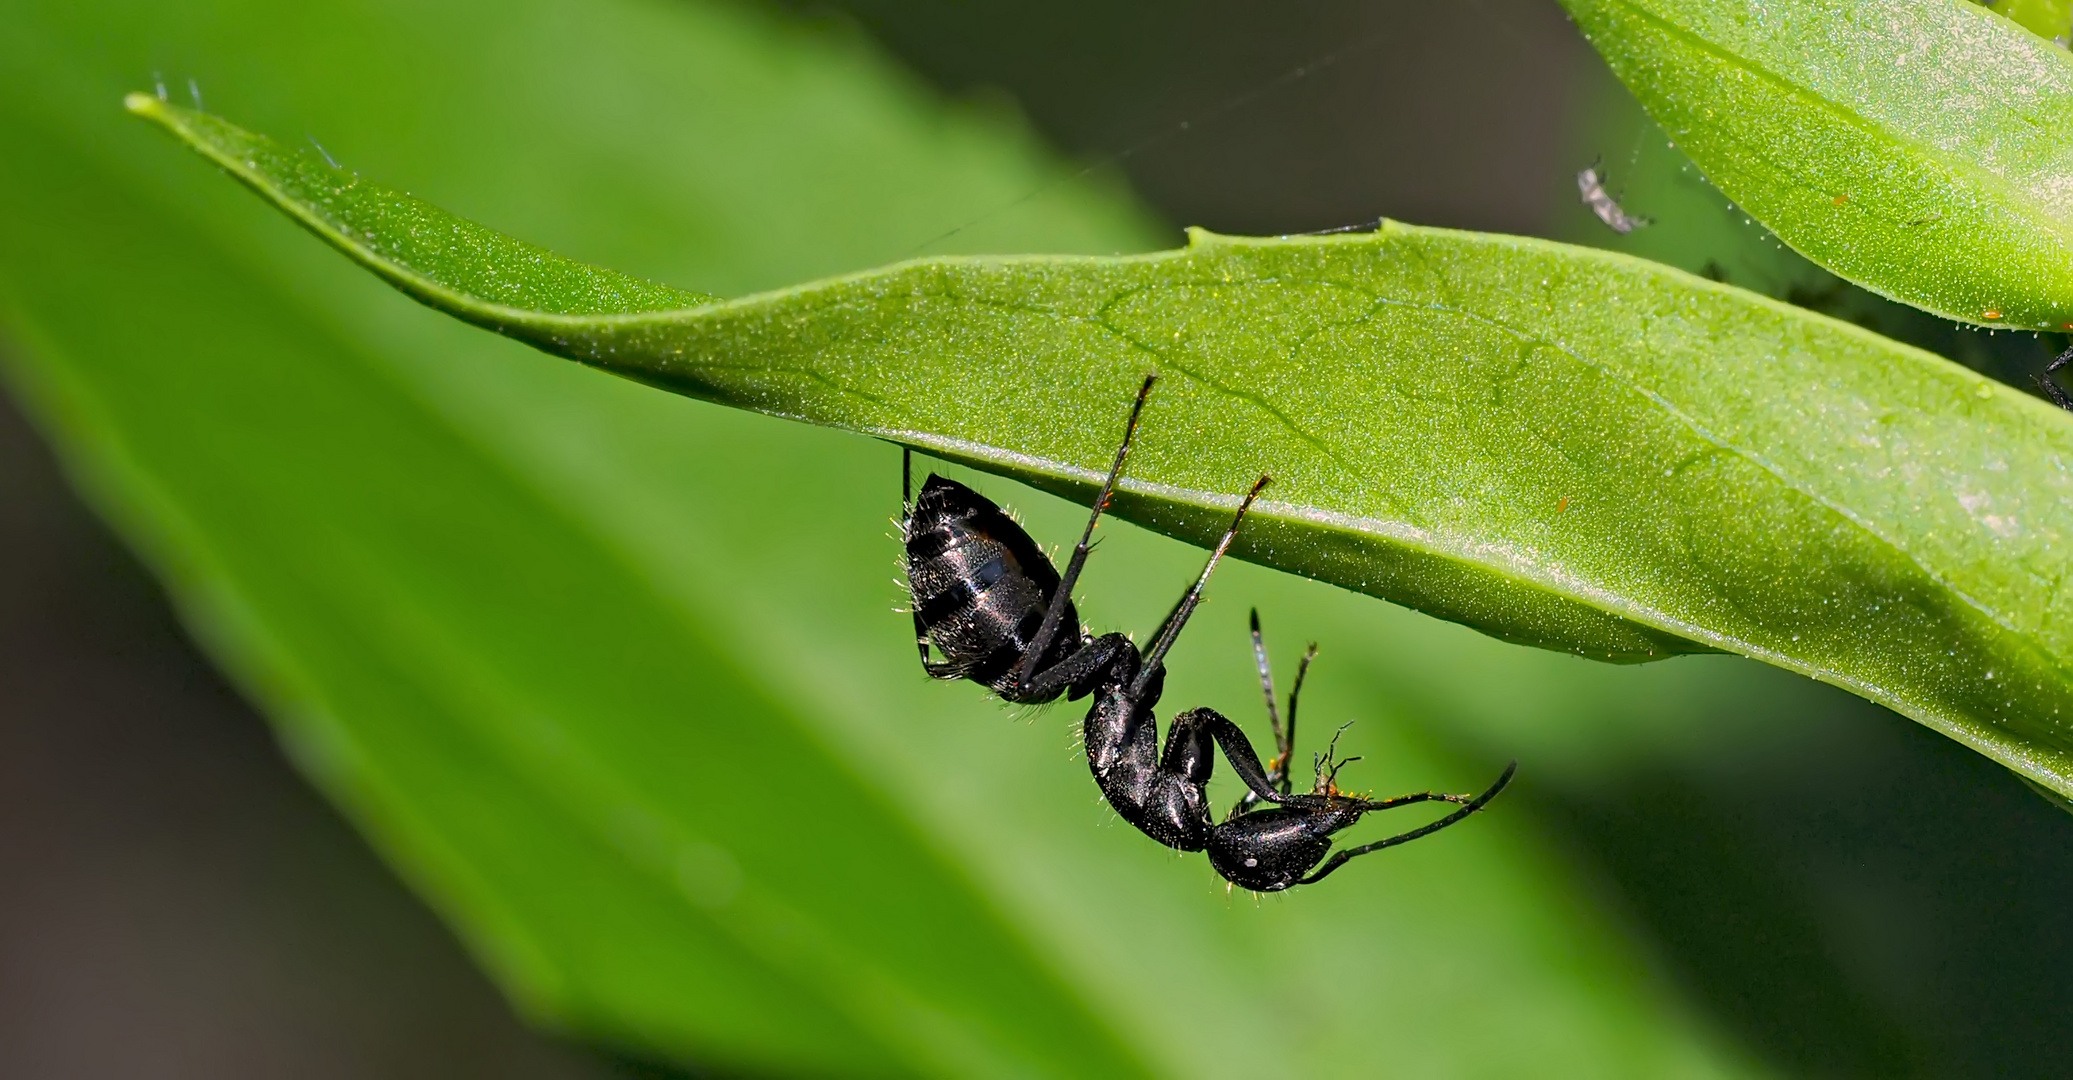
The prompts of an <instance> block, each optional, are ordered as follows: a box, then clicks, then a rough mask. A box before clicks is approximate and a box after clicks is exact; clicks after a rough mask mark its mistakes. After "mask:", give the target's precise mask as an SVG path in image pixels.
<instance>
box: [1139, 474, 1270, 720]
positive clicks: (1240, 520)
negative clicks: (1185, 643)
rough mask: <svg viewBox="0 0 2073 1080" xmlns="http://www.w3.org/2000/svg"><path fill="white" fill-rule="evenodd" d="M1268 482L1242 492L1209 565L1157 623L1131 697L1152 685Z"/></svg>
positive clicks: (1263, 478)
mask: <svg viewBox="0 0 2073 1080" xmlns="http://www.w3.org/2000/svg"><path fill="white" fill-rule="evenodd" d="M1271 479H1272V477H1269V476H1265V475H1262V476H1261V477H1260V478H1259V479H1258V480H1255V481H1253V484H1252V490H1250V491H1248V492H1246V493H1245V498H1244V500H1243V501H1241V502H1240V503H1239V504H1238V513H1237V514H1236V515H1235V516H1233V517H1232V518H1231V527H1230V528H1228V529H1225V530H1224V535H1223V536H1222V537H1221V538H1220V539H1218V540H1217V542H1216V548H1215V549H1214V550H1212V551H1211V552H1210V553H1209V562H1208V563H1207V564H1206V565H1204V566H1203V567H1202V576H1201V577H1199V578H1196V579H1195V584H1194V585H1193V586H1191V587H1189V589H1188V591H1187V592H1186V593H1183V594H1182V595H1181V598H1180V603H1178V604H1175V605H1174V607H1173V612H1172V614H1169V615H1167V616H1166V621H1165V622H1163V623H1160V624H1159V632H1158V634H1157V635H1155V636H1154V637H1153V638H1152V644H1151V647H1150V648H1148V649H1146V650H1145V654H1144V667H1143V668H1141V669H1140V670H1139V671H1138V673H1137V681H1136V682H1134V683H1132V684H1131V685H1130V693H1131V696H1133V697H1135V696H1137V695H1138V694H1140V693H1142V692H1143V691H1144V688H1145V686H1146V685H1148V684H1149V683H1150V682H1151V679H1152V673H1153V672H1155V671H1158V670H1159V665H1160V664H1161V663H1163V662H1164V661H1165V659H1166V652H1167V650H1169V649H1171V648H1173V643H1174V641H1175V640H1177V639H1178V638H1179V637H1180V631H1181V627H1184V626H1186V625H1187V624H1188V617H1189V616H1191V615H1193V614H1194V613H1195V609H1196V608H1197V607H1199V606H1200V605H1201V603H1202V590H1203V589H1205V588H1207V587H1208V586H1209V575H1210V574H1211V573H1213V572H1215V570H1216V564H1217V563H1218V562H1219V561H1221V560H1222V559H1223V557H1224V552H1226V551H1229V550H1230V549H1231V541H1233V540H1236V539H1238V526H1240V525H1242V524H1244V522H1245V512H1246V511H1248V510H1250V509H1252V501H1253V500H1254V499H1256V498H1258V497H1259V494H1260V489H1261V488H1264V487H1266V486H1267V483H1268V481H1270V480H1271Z"/></svg>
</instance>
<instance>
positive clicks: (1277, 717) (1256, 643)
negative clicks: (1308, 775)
mask: <svg viewBox="0 0 2073 1080" xmlns="http://www.w3.org/2000/svg"><path fill="white" fill-rule="evenodd" d="M1252 659H1253V663H1255V664H1257V665H1258V666H1259V669H1260V693H1261V694H1262V695H1263V696H1265V697H1266V699H1267V726H1268V727H1271V728H1273V729H1274V752H1275V755H1276V756H1275V759H1274V761H1275V767H1276V769H1278V768H1279V766H1280V763H1281V761H1282V759H1284V758H1286V757H1287V756H1288V750H1289V744H1290V742H1291V741H1292V740H1291V739H1290V737H1289V735H1288V734H1285V733H1283V731H1282V730H1281V710H1280V709H1279V708H1277V707H1276V705H1275V701H1274V669H1272V668H1270V667H1268V666H1267V641H1266V639H1265V638H1262V637H1261V636H1260V609H1259V608H1254V609H1252ZM1289 697H1290V699H1291V700H1293V699H1294V697H1295V695H1293V694H1291V695H1289Z"/></svg>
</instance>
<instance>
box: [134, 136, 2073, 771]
mask: <svg viewBox="0 0 2073 1080" xmlns="http://www.w3.org/2000/svg"><path fill="white" fill-rule="evenodd" d="M130 105H131V108H132V109H134V110H136V111H139V112H141V113H142V114H144V115H146V116H148V117H151V118H154V119H157V120H160V121H161V122H162V123H164V124H166V125H167V126H168V127H169V128H170V129H171V130H173V131H174V132H175V133H177V134H180V135H182V136H183V137H185V138H186V139H188V140H189V141H190V142H191V143H192V144H193V145H194V146H196V147H197V148H198V149H200V150H201V151H202V152H203V153H205V154H207V155H208V156H209V157H211V158H212V159H213V160H216V161H217V162H218V163H220V164H222V165H223V166H224V167H225V168H227V169H229V170H231V172H232V173H233V175H236V176H238V177H239V178H240V179H242V180H244V181H245V182H246V183H247V184H249V185H251V186H252V187H253V188H255V189H256V190H258V191H260V192H261V193H262V194H264V195H266V196H267V197H268V198H270V199H271V200H273V201H274V202H275V203H276V204H278V205H281V206H283V207H284V208H286V209H288V210H289V212H290V213H292V214H295V215H296V216H297V218H298V219H299V220H301V221H302V222H303V223H304V224H305V225H307V226H308V227H310V228H312V229H313V230H315V231H316V232H317V233H318V234H319V235H320V236H323V237H324V238H325V239H327V240H329V241H330V242H331V243H333V244H334V245H336V246H338V247H340V248H341V249H343V250H345V251H347V252H349V253H351V254H352V255H353V257H354V258H356V259H357V260H359V261H360V262H362V263H363V264H365V265H367V266H369V267H371V268H373V269H374V270H375V271H376V272H377V273H380V274H382V275H383V276H384V277H386V278H388V279H389V280H390V281H392V282H395V283H396V284H398V285H399V286H400V287H402V288H404V289H405V290H406V291H408V292H411V293H412V294H413V295H416V296H418V297H419V298H420V299H424V300H426V301H428V302H430V303H433V304H435V305H438V306H441V307H442V308H444V309H445V310H449V311H452V312H454V313H455V314H458V315H460V316H462V317H463V318H466V319H468V320H469V321H472V322H477V323H480V324H483V325H488V326H494V327H496V328H497V329H499V330H501V331H502V332H504V333H506V334H509V335H511V336H513V337H517V338H519V339H521V340H524V341H527V342H530V343H531V344H533V345H535V346H537V347H539V348H542V349H544V350H547V351H549V352H553V353H557V354H560V355H563V356H568V357H573V358H575V359H578V360H581V361H583V362H585V363H588V364H593V365H596V366H599V367H602V368H605V369H607V370H610V371H614V372H617V373H619V374H623V375H628V376H630V377H632V378H635V379H638V380H641V381H643V382H647V383H651V384H654V385H657V386H662V387H666V388H668V389H671V390H675V391H677V392H679V393H683V394H688V395H691V396H694V397H701V398H705V399H708V400H713V401H718V402H722V403H725V404H730V405H736V406H739V407H744V408H750V409H755V410H757V411H761V412H767V413H772V414H775V415H779V416H787V417H792V418H797V419H805V420H810V421H813V422H816V423H821V424H828V425H833V426H839V427H846V428H850V429H853V430H857V431H863V432H867V433H870V434H873V435H878V436H881V437H884V438H888V439H892V440H896V441H899V442H904V443H907V444H909V445H914V446H920V447H925V448H929V449H932V450H934V451H936V452H937V453H940V454H943V455H945V456H947V457H950V458H953V459H956V460H960V461H964V462H968V463H970V464H973V465H976V466H978V467H981V468H985V469H989V470H992V471H996V472H1001V473H1004V474H1007V475H1011V476H1015V477H1018V478H1021V479H1024V480H1027V481H1029V482H1031V483H1034V484H1036V485H1038V486H1042V487H1046V488H1049V489H1051V490H1054V491H1057V492H1060V493H1062V494H1066V495H1068V496H1069V497H1072V498H1075V499H1086V498H1089V497H1091V492H1092V487H1093V486H1094V485H1095V484H1096V483H1097V482H1098V481H1099V478H1100V476H1101V472H1102V468H1103V463H1104V462H1105V460H1106V458H1107V456H1108V454H1109V453H1110V452H1111V450H1112V443H1113V442H1114V439H1115V429H1116V425H1117V417H1118V415H1119V414H1120V413H1121V411H1122V406H1123V404H1124V403H1125V402H1126V401H1127V400H1128V397H1129V393H1130V390H1131V388H1132V387H1133V386H1134V385H1135V384H1136V381H1137V378H1138V377H1139V373H1141V372H1142V371H1145V370H1148V369H1150V370H1158V371H1162V372H1164V373H1165V374H1167V375H1168V376H1169V379H1168V381H1167V384H1166V386H1165V388H1164V389H1162V390H1161V391H1160V392H1159V393H1158V395H1157V396H1156V398H1155V401H1154V404H1153V405H1152V406H1151V408H1150V409H1149V410H1148V411H1147V414H1146V421H1145V427H1144V434H1143V436H1142V442H1141V445H1140V449H1139V450H1138V451H1137V452H1136V453H1135V454H1134V455H1133V459H1132V462H1133V463H1132V469H1131V473H1130V477H1129V479H1128V480H1127V481H1126V484H1125V492H1126V493H1125V494H1124V495H1123V496H1122V497H1121V498H1119V500H1118V502H1117V512H1118V513H1119V514H1121V515H1122V516H1124V517H1126V518H1129V519H1132V520H1136V521H1140V522H1142V523H1144V524H1146V525H1148V526H1149V527H1152V528H1155V529H1157V530H1159V531H1161V532H1165V533H1166V534H1168V535H1171V536H1176V537H1180V538H1184V539H1189V540H1193V541H1196V542H1207V541H1209V540H1211V539H1213V538H1214V537H1215V535H1216V533H1217V531H1218V530H1219V529H1220V528H1221V527H1222V523H1223V522H1224V520H1225V519H1226V518H1227V516H1228V513H1229V510H1228V508H1229V507H1230V506H1232V505H1234V504H1235V502H1236V498H1237V493H1238V492H1241V491H1243V490H1244V489H1245V487H1246V486H1247V485H1248V484H1249V483H1250V481H1251V479H1252V478H1253V477H1255V476H1257V475H1258V474H1259V473H1260V472H1261V471H1266V472H1269V473H1272V474H1273V475H1274V476H1275V478H1276V480H1275V484H1274V486H1273V487H1271V488H1270V489H1269V492H1268V495H1269V498H1268V499H1267V500H1266V501H1264V502H1263V503H1262V504H1261V505H1260V506H1259V508H1258V509H1257V510H1256V512H1255V514H1254V516H1253V518H1252V519H1251V520H1250V522H1249V524H1248V527H1247V529H1246V531H1245V533H1244V534H1243V535H1242V536H1241V538H1240V540H1239V543H1238V545H1237V547H1235V548H1234V549H1233V550H1234V551H1236V552H1237V553H1238V554H1239V555H1240V556H1241V557H1244V558H1248V559H1252V560H1254V561H1258V562H1262V563H1265V564H1267V565H1270V566H1275V567H1278V568H1281V569H1285V570H1290V571H1293V572H1296V573H1300V574H1304V575H1307V576H1310V577H1314V578H1318V579H1320V580H1324V581H1329V582H1333V583H1335V584H1339V585H1343V586H1346V587H1348V588H1352V589H1358V590H1360V591H1363V592H1367V593H1369V594H1371V595H1375V596H1379V597H1383V598H1385V599H1390V600H1395V601H1398V602H1400V603H1405V604H1408V605H1411V606H1413V607H1417V608H1419V609H1421V610H1424V611H1427V612H1429V613H1431V614H1435V615H1439V616H1441V617H1444V618H1449V619H1454V620H1457V621H1460V622H1463V623H1466V624H1468V625H1471V626H1475V627H1477V628H1479V629H1482V630H1485V631H1487V632H1489V633H1492V634H1494V635H1496V636H1499V637H1502V638H1505V639H1507V640H1512V641H1520V642H1528V643H1532V644H1538V645H1544V646H1549V647H1558V648H1567V649H1571V650H1574V651H1576V652H1579V653H1582V654H1584V655H1591V656H1598V657H1611V658H1616V659H1633V658H1645V657H1649V656H1653V655H1660V654H1661V653H1665V652H1669V651H1672V646H1671V645H1670V644H1669V642H1670V641H1674V639H1672V638H1671V637H1670V635H1676V636H1677V637H1681V638H1684V639H1688V640H1690V641H1694V642H1698V643H1700V644H1701V645H1703V646H1706V647H1711V648H1719V649H1726V650H1730V651H1734V652H1739V653H1742V654H1744V655H1747V656H1753V657H1756V658H1759V659H1763V660H1767V661H1769V662H1771V663H1775V664H1778V665H1780V666H1783V667H1787V668H1790V669H1792V670H1795V671H1799V672H1802V673H1805V674H1808V675H1812V676H1815V677H1816V678H1820V679H1823V680H1825V681H1829V682H1833V683H1836V684H1838V685H1841V686H1845V687H1847V688H1849V689H1851V690H1854V691H1855V692H1857V693H1860V694H1862V695H1864V696H1866V697H1868V698H1871V699H1872V700H1875V701H1878V702H1881V703H1883V704H1886V705H1888V706H1890V707H1892V708H1894V709H1896V710H1898V711H1900V712H1903V713H1905V714H1907V715H1909V716H1912V717H1914V718H1916V719H1918V720H1920V721H1922V722H1923V723H1925V724H1928V725H1930V726H1931V727H1934V728H1937V729H1938V730H1941V731H1943V732H1945V733H1947V734H1949V735H1951V736H1952V737H1953V738H1956V739H1959V740H1960V741H1962V742H1964V743H1966V744H1967V745H1970V746H1972V747H1974V748H1975V749H1978V750H1979V751H1981V752H1982V753H1985V754H1987V755H1989V756H1991V757H1993V758H1994V759H1995V760H1997V761H2000V762H2002V763H2003V764H2006V765H2008V766H2010V767H2011V768H2015V769H2017V770H2018V771H2020V772H2022V773H2024V774H2025V775H2027V776H2030V777H2031V778H2033V779H2035V780H2037V781H2038V782H2040V783H2043V784H2045V785H2047V786H2050V787H2053V788H2054V789H2058V790H2065V791H2073V733H2069V732H2068V729H2067V727H2066V723H2065V721H2064V720H2063V719H2062V717H2063V716H2064V715H2066V714H2068V713H2073V679H2069V667H2068V658H2069V657H2073V621H2069V620H2067V619H2066V618H2064V614H2065V612H2064V611H2063V608H2064V606H2065V605H2067V604H2073V597H2063V596H2061V595H2060V591H2059V589H2058V588H2057V582H2058V581H2059V580H2060V579H2061V578H2062V577H2063V576H2064V575H2065V573H2066V570H2067V566H2066V562H2065V559H2066V556H2065V555H2064V554H2062V553H2061V549H2062V541H2063V539H2064V538H2065V537H2067V536H2069V535H2073V508H2069V507H2073V504H2069V502H2068V497H2069V495H2073V476H2069V475H2068V474H2067V470H2066V469H2065V467H2064V465H2063V464H2062V462H2065V461H2068V460H2073V424H2069V423H2067V421H2066V419H2065V418H2064V417H2063V416H2061V415H2059V413H2058V411H2057V410H2054V409H2052V408H2050V407H2049V406H2046V405H2044V404H2042V403H2040V402H2038V401H2036V400H2034V399H2031V398H2029V397H2026V396H2025V395H2022V394H2020V393H2017V392H2015V391H2013V390H2010V389H2008V388H2007V387H2004V386H2000V385H1998V384H1995V383H1991V382H1988V381H1986V380H1983V379H1981V378H1980V377H1979V376H1977V375H1975V374H1972V373H1970V372H1967V371H1965V370H1964V369H1962V368H1959V367H1957V366H1955V365H1953V364H1950V363H1948V362H1946V361H1943V360H1940V359H1938V358H1936V357H1933V356H1930V355H1929V354H1926V353H1923V352H1921V351H1919V350H1915V349H1911V348H1908V347H1906V346H1903V345H1900V344H1897V343H1895V342H1891V341H1888V340H1885V339H1883V338H1880V337H1877V336H1875V335H1872V334H1869V333H1866V332H1864V331H1862V330H1859V329H1857V328H1855V327H1852V326H1849V325H1847V324H1843V323H1840V322H1837V321H1834V320H1830V319H1826V318H1823V317H1820V316H1816V315H1812V314H1810V313H1807V312H1805V311H1803V310H1801V309H1798V308H1794V307H1791V306H1789V305H1784V304H1779V303H1775V302H1772V301H1769V300H1766V299H1764V298H1761V297H1758V296H1755V295H1753V294H1750V293H1746V292H1743V291H1741V290H1738V289H1732V288H1727V287H1724V286H1720V285H1716V284H1714V283H1711V282H1707V281H1704V280H1701V279H1697V278H1693V277H1691V276H1689V275H1685V274H1682V273H1680V272H1677V271H1674V270H1671V269H1669V268H1667V267H1662V266H1658V265H1655V264H1651V263H1646V262H1642V261H1640V260H1636V259H1632V258H1629V257H1625V256H1620V255H1614V254H1609V253H1604V252H1596V251H1591V250H1588V249H1582V248H1572V247H1566V246H1562V245H1557V244H1550V243H1545V242H1537V241H1530V240H1520V239H1513V238H1506V237H1494V236H1479V235H1474V234H1467V233H1457V232H1447V231H1441V230H1431V229H1418V228H1413V227H1409V226H1404V225H1400V224H1397V223H1394V222H1389V223H1385V224H1384V225H1383V227H1382V229H1381V230H1380V231H1379V232H1378V233H1377V234H1376V235H1373V236H1367V237H1345V236H1338V237H1325V238H1301V239H1293V240H1265V241H1261V240H1236V239H1230V238H1225V237H1218V236H1212V235H1209V234H1207V233H1202V232H1197V233H1195V234H1194V243H1193V244H1192V245H1191V246H1190V247H1189V248H1188V249H1186V250H1185V251H1181V252H1176V253H1169V254H1162V255H1151V256H1141V257H1131V258H1117V259H1098V258H1065V257H1039V258H1027V259H1001V258H993V259H940V260H930V261H924V262H918V263H912V264H908V265H905V266H899V267H894V268H891V269H888V270H882V271H876V272H872V273H868V274H861V275H856V276H852V277H849V278H843V279H837V280H834V281H829V282H823V283H819V284H815V285H807V286H801V287H797V288H794V289H790V290H786V291H783V292H779V293H772V294H766V295H763V296H757V297H751V298H749V299H746V300H741V301H735V302H732V303H713V304H705V305H703V306H698V307H693V308H689V309H676V310H668V309H665V310H660V311H656V312H650V313H646V314H613V315H604V316H597V315H591V314H588V313H586V312H585V311H584V310H583V309H582V308H581V307H580V305H579V306H576V307H550V308H547V309H545V310H527V309H518V308H513V307H510V306H503V305H496V304H492V303H490V302H488V301H486V300H485V299H483V298H480V297H475V296H471V295H469V294H468V293H467V292H466V291H465V288H464V286H463V285H462V284H461V283H462V282H463V281H464V280H465V278H464V275H467V274H470V273H476V272H479V271H478V270H476V269H475V268H476V267H482V266H495V267H500V268H508V269H506V271H505V272H506V273H508V274H510V275H512V276H515V277H519V278H525V277H528V276H530V275H532V274H534V273H535V272H536V270H535V268H537V267H541V266H543V265H551V266H553V267H554V269H553V271H552V272H553V274H555V275H557V280H561V279H567V280H575V279H577V278H579V277H580V276H581V275H583V274H586V273H587V274H592V275H597V278H598V280H600V281H607V280H611V279H610V278H608V277H607V275H608V274H609V272H607V271H600V270H595V269H592V268H587V267H581V266H579V265H577V264H573V263H568V262H565V261H560V260H554V261H551V262H549V261H547V260H549V259H550V258H551V257H547V256H543V255H541V254H539V253H538V252H537V249H531V248H523V247H520V246H517V244H516V242H515V241H512V240H509V239H507V238H503V237H499V236H497V235H495V234H493V233H490V232H488V231H487V230H481V229H479V228H477V227H474V226H467V225H465V224H463V223H460V222H457V221H455V220H454V219H453V218H452V217H451V216H450V215H447V214H445V213H443V212H441V211H439V210H437V209H436V208H433V207H430V206H427V205H425V204H423V203H420V202H417V201H415V200H409V199H407V198H405V197H403V196H400V195H397V194H395V193H393V192H387V191H384V190H383V189H381V188H380V187H379V186H378V185H375V184H372V183H370V182H368V181H366V180H364V179H361V178H358V177H355V176H353V175H351V174H349V173H346V172H344V171H342V170H335V169H330V168H328V167H326V166H324V165H323V163H321V162H312V161H311V160H310V158H311V155H308V154H303V153H298V152H294V151H288V150H284V149H282V148H280V147H278V146H276V145H273V144H271V143H270V142H268V141H267V140H264V139H262V138H260V137H257V136H253V135H249V134H247V133H244V132H242V131H239V130H238V129H236V128H233V127H231V126H230V125H227V124H225V123H224V122H222V121H220V120H215V119H213V118H206V117H200V116H196V115H194V114H191V113H189V112H186V111H185V110H179V109H175V108H172V107H169V106H166V105H164V104H163V103H160V102H158V101H156V100H155V99H152V98H150V97H146V96H132V98H131V99H130ZM398 225H401V226H402V228H401V229H400V230H397V231H399V232H401V233H402V234H404V235H405V236H423V235H433V236H438V237H441V238H449V237H466V238H467V239H468V241H469V242H471V243H473V244H474V245H475V246H473V247H462V246H460V245H459V244H457V243H452V242H449V241H447V240H446V239H442V241H441V245H440V246H438V247H436V248H415V247H411V246H408V244H407V243H406V242H404V241H400V240H399V241H395V242H386V241H382V240H381V239H380V238H381V237H382V236H384V235H385V233H384V229H397V226H398ZM370 238H372V239H370ZM542 276H543V277H544V275H542ZM539 291H540V293H541V294H542V295H547V294H548V293H549V287H548V286H547V285H544V284H543V285H542V286H540V287H539ZM577 291H578V292H581V291H582V290H577ZM1169 433H1176V434H1169ZM1630 628H1633V629H1630ZM1640 628H1646V629H1640Z"/></svg>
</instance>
